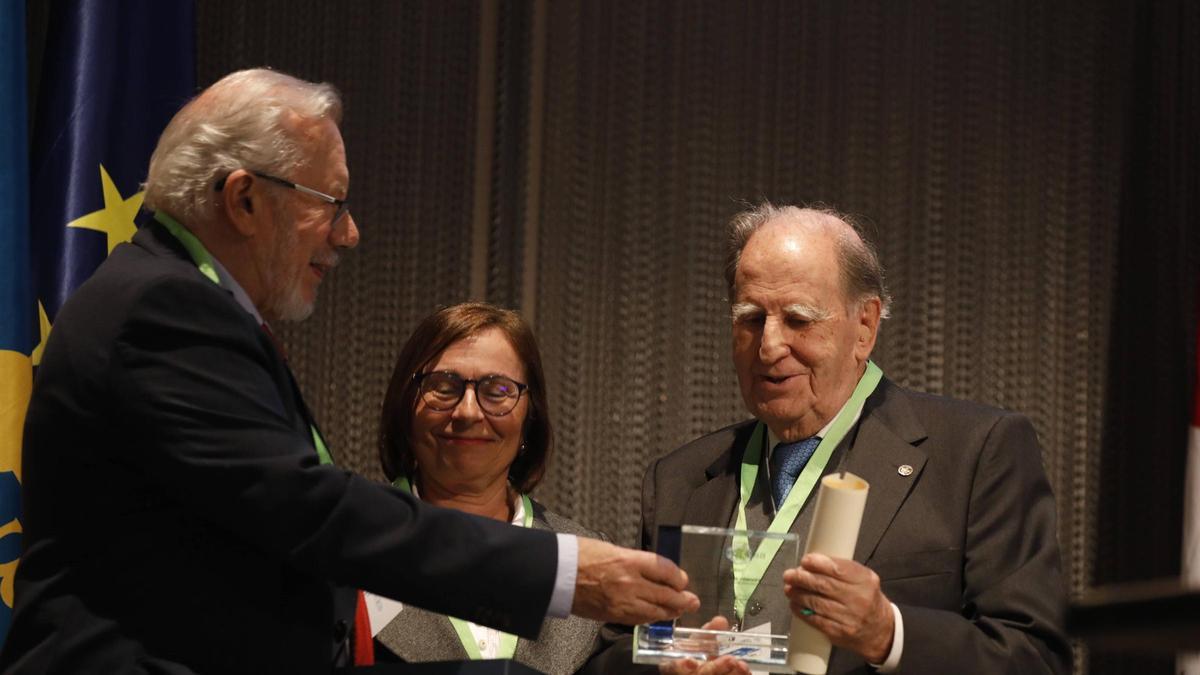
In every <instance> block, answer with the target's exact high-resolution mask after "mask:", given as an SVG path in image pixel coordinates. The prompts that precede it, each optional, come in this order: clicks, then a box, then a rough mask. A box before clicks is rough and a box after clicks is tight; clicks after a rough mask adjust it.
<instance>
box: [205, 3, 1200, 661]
mask: <svg viewBox="0 0 1200 675" xmlns="http://www.w3.org/2000/svg"><path fill="white" fill-rule="evenodd" d="M199 4H200V6H199V11H198V14H199V26H198V44H199V50H200V53H199V69H200V73H199V78H198V79H199V81H200V82H201V83H202V84H207V83H209V82H211V81H213V80H214V79H216V78H217V77H219V76H220V75H222V74H224V73H226V72H228V71H230V70H233V69H236V68H241V67H247V66H253V65H263V64H266V65H271V66H273V67H277V68H280V69H283V70H286V71H290V72H293V73H295V74H297V75H299V76H302V77H305V78H308V79H324V80H329V81H332V82H334V83H335V84H337V85H338V86H339V88H341V90H342V91H343V92H344V94H345V96H346V99H347V112H346V121H345V126H344V133H345V136H346V141H347V146H348V152H349V161H350V169H351V174H352V177H353V181H352V183H353V186H352V190H351V195H352V200H353V208H354V213H355V216H356V218H357V220H358V222H359V225H360V227H361V228H362V232H363V241H362V246H361V247H360V250H359V251H358V252H356V253H354V254H352V255H351V256H349V259H348V260H347V261H346V262H347V264H345V265H344V266H343V267H342V268H341V269H339V270H338V271H337V272H336V273H335V274H334V275H333V276H332V277H331V278H330V279H329V280H327V282H326V287H325V288H324V289H323V290H322V296H321V302H320V304H319V306H318V310H317V313H316V314H315V316H314V317H313V318H312V319H311V320H310V321H308V322H306V323H304V324H301V325H298V326H295V327H290V328H288V329H287V330H286V331H285V339H286V340H287V342H288V345H289V349H290V353H291V355H292V365H293V367H294V368H295V370H296V372H297V375H298V377H299V379H300V380H301V384H302V386H303V388H304V390H305V393H306V395H307V397H308V399H309V402H310V404H311V406H312V407H313V408H314V409H315V410H316V412H317V415H318V418H319V419H320V420H321V421H322V423H323V426H324V431H325V432H326V435H327V436H329V437H330V439H331V440H332V444H333V446H334V449H335V452H336V454H337V456H338V458H339V460H340V462H341V463H342V464H344V465H346V466H348V467H350V468H352V469H354V470H357V471H361V472H364V473H367V474H369V475H373V476H379V475H380V473H379V470H378V466H377V461H376V458H375V452H376V450H375V447H376V445H375V435H376V433H377V423H378V419H377V418H378V413H379V407H380V402H381V400H382V396H383V392H384V390H385V388H386V384H387V378H388V376H389V375H390V372H391V367H392V362H393V359H394V358H395V355H396V353H397V351H398V350H399V347H400V345H401V344H402V343H403V341H404V339H405V338H406V336H407V334H408V332H409V331H410V329H411V328H412V327H413V325H414V324H415V323H416V322H417V321H418V320H419V319H420V318H422V317H423V316H424V315H426V314H427V313H428V312H430V311H431V310H433V309H434V308H435V307H437V306H440V305H444V304H447V303H451V302H457V301H462V300H466V299H468V298H469V297H472V296H475V297H483V298H487V299H490V300H492V301H494V302H497V303H500V304H504V305H508V306H513V307H518V308H520V309H522V310H523V311H524V312H526V313H527V315H529V316H530V317H531V318H532V319H533V320H534V323H535V326H536V329H537V332H538V337H539V340H540V343H541V347H542V351H543V357H544V359H545V363H546V367H547V370H548V376H549V380H550V387H551V391H550V400H551V406H552V416H553V422H554V425H555V429H556V432H557V434H556V436H557V446H556V455H555V457H554V459H553V464H552V468H551V470H550V472H549V474H548V476H547V479H546V481H545V482H544V483H543V485H542V486H541V487H540V488H539V489H538V491H537V493H536V496H537V497H538V498H539V499H541V500H543V501H545V502H546V503H548V504H549V505H550V506H552V507H554V508H556V509H558V510H561V511H562V512H564V513H567V514H569V515H573V516H574V517H576V518H577V519H579V520H581V521H582V522H584V523H586V524H588V525H591V526H593V527H596V528H599V529H602V530H605V531H607V532H609V533H610V534H611V535H612V536H613V537H614V538H615V539H616V540H617V541H619V542H622V543H626V544H631V543H634V542H635V540H636V539H635V537H636V531H637V526H638V514H639V500H640V484H641V477H642V473H643V470H644V468H645V466H646V464H647V462H649V461H650V460H651V459H652V458H654V457H656V456H658V455H660V454H662V453H664V452H667V451H669V450H671V449H672V448H674V447H676V446H678V445H679V444H681V443H683V442H685V441H687V440H689V439H691V438H694V437H696V436H699V435H701V434H703V433H706V432H708V431H711V430H714V429H716V428H718V427H720V426H723V425H725V424H728V423H731V422H734V421H737V420H740V419H743V418H744V417H745V416H746V415H745V412H744V410H743V408H742V405H741V402H740V399H739V397H738V395H737V392H736V387H735V380H734V376H733V372H732V368H731V366H730V362H729V328H728V325H729V321H728V305H727V302H726V299H725V288H724V285H723V281H722V277H721V267H722V261H723V255H724V249H723V227H724V223H725V221H726V220H727V218H728V217H729V215H730V214H732V213H733V212H735V211H737V210H739V209H740V208H742V207H743V205H744V204H745V203H753V202H757V201H759V200H761V199H770V200H772V201H775V202H778V203H786V202H802V203H811V202H825V203H828V204H830V205H833V206H836V207H838V208H840V209H843V210H846V211H849V212H851V213H853V214H855V215H857V216H859V217H860V218H861V219H862V220H863V221H864V222H865V223H866V226H867V230H868V232H869V233H870V234H871V235H872V236H873V237H874V238H875V239H876V241H877V242H878V243H879V248H880V252H881V255H882V259H883V261H884V264H885V266H886V267H887V270H888V279H889V283H890V286H891V289H892V291H893V293H894V295H895V298H896V303H895V307H894V311H893V318H892V319H891V320H890V321H888V322H886V323H885V325H884V327H883V332H882V338H881V342H880V345H879V348H878V351H877V353H876V356H877V360H878V361H879V363H880V364H881V365H882V367H883V369H884V371H885V372H886V373H887V374H888V375H889V376H890V377H891V378H893V379H894V380H896V381H898V382H900V383H902V384H904V385H906V386H909V387H913V388H916V389H921V390H925V391H931V392H937V393H944V394H948V395H952V396H958V397H964V398H970V399H974V400H978V401H983V402H986V403H990V404H994V405H999V406H1003V407H1005V408H1010V409H1014V410H1019V411H1021V412H1024V413H1026V414H1027V415H1029V416H1030V417H1031V418H1032V419H1033V421H1034V424H1035V426H1036V428H1037V430H1038V433H1039V435H1040V437H1041V440H1042V444H1043V446H1044V448H1045V454H1044V458H1043V461H1044V464H1045V467H1046V470H1047V473H1048V475H1049V476H1050V479H1051V481H1052V483H1053V485H1054V489H1055V493H1056V497H1057V500H1058V511H1059V518H1060V519H1059V538H1060V541H1061V543H1062V547H1063V553H1064V564H1065V568H1066V571H1067V575H1068V577H1067V579H1068V583H1069V587H1070V591H1071V592H1073V593H1078V592H1080V591H1082V590H1083V589H1085V588H1086V587H1087V586H1088V585H1090V584H1091V583H1092V582H1093V581H1095V580H1096V579H1097V578H1099V579H1100V580H1106V581H1107V580H1119V579H1123V578H1133V577H1136V576H1139V575H1142V576H1144V575H1147V574H1151V573H1154V574H1171V573H1173V572H1174V571H1177V569H1178V562H1177V559H1172V558H1171V556H1172V555H1174V556H1176V558H1177V556H1178V543H1177V542H1178V536H1177V534H1174V533H1177V532H1178V516H1177V514H1178V512H1179V508H1180V502H1179V498H1180V494H1179V489H1178V488H1177V487H1168V488H1166V489H1162V490H1156V489H1154V488H1152V487H1148V486H1150V485H1151V482H1150V479H1151V478H1152V477H1153V476H1154V475H1156V474H1151V473H1148V471H1149V470H1150V469H1149V468H1147V467H1150V468H1153V469H1155V470H1158V469H1162V470H1171V469H1177V468H1178V467H1179V466H1181V459H1180V458H1181V457H1182V456H1183V455H1182V446H1178V447H1177V446H1176V443H1177V441H1179V440H1180V438H1181V437H1182V430H1183V429H1182V427H1181V428H1180V429H1179V430H1175V429H1167V430H1165V431H1163V434H1164V435H1163V436H1162V437H1159V436H1155V437H1154V443H1153V444H1154V447H1153V448H1144V447H1139V449H1138V452H1143V453H1157V454H1156V456H1161V458H1162V459H1161V461H1159V462H1150V463H1146V464H1142V463H1140V462H1139V460H1138V459H1137V457H1138V455H1136V454H1130V453H1129V451H1128V449H1129V448H1130V447H1132V446H1134V445H1137V443H1136V441H1134V440H1129V439H1130V437H1129V436H1120V435H1118V437H1119V438H1122V439H1125V440H1122V441H1121V442H1120V443H1115V442H1114V441H1112V440H1106V439H1111V438H1113V437H1114V434H1113V429H1112V426H1113V424H1115V423H1120V424H1121V425H1122V430H1121V432H1120V433H1121V434H1124V433H1128V432H1127V428H1126V427H1128V426H1129V424H1134V425H1136V424H1151V425H1164V426H1163V428H1164V429H1165V425H1167V424H1173V423H1174V420H1173V419H1172V420H1167V419H1164V418H1162V417H1154V416H1153V415H1152V414H1150V415H1149V416H1143V417H1139V418H1137V419H1138V420H1141V421H1140V422H1139V421H1135V422H1129V419H1127V418H1123V417H1122V412H1121V411H1124V410H1128V409H1130V408H1129V406H1132V405H1140V406H1142V408H1140V409H1142V410H1148V411H1154V410H1159V409H1162V408H1164V406H1161V405H1157V404H1156V403H1155V402H1154V401H1156V400H1160V399H1155V398H1154V396H1155V392H1156V391H1157V392H1159V393H1160V394H1162V395H1164V396H1165V395H1167V392H1169V396H1170V405H1167V406H1165V407H1166V408H1171V406H1175V405H1186V400H1185V399H1186V398H1187V397H1189V396H1190V395H1191V392H1190V388H1189V387H1190V385H1188V384H1187V379H1186V378H1187V372H1188V370H1187V367H1186V364H1185V363H1184V361H1187V360H1188V359H1190V358H1192V357H1191V356H1190V354H1189V352H1188V350H1189V348H1188V347H1187V345H1188V344H1193V345H1194V343H1195V342H1194V339H1193V338H1191V337H1190V336H1193V335H1194V333H1192V332H1190V331H1193V330H1194V326H1195V320H1194V314H1193V313H1192V307H1194V304H1192V305H1188V306H1186V308H1185V309H1180V304H1179V303H1194V297H1195V296H1194V294H1193V289H1194V283H1195V274H1194V271H1193V269H1194V266H1195V262H1196V260H1197V258H1196V256H1195V248H1196V247H1195V237H1193V236H1191V235H1190V234H1188V233H1189V232H1190V230H1191V229H1192V228H1193V227H1194V226H1195V222H1194V220H1195V216H1196V208H1195V201H1194V199H1195V195H1196V194H1197V191H1196V189H1195V188H1196V185H1195V184H1194V183H1195V181H1194V180H1191V182H1188V181H1187V180H1182V181H1181V180H1180V179H1178V176H1179V175H1180V174H1183V175H1187V172H1189V171H1191V172H1193V174H1192V175H1194V172H1195V168H1196V167H1195V162H1196V160H1195V157H1196V143H1195V140H1196V138H1195V128H1196V126H1195V124H1194V123H1193V122H1192V121H1191V117H1193V116H1194V111H1195V109H1196V108H1195V103H1196V101H1195V96H1196V89H1195V83H1196V64H1197V62H1198V61H1200V59H1197V54H1196V47H1195V45H1196V44H1198V42H1200V41H1198V40H1197V39H1196V38H1197V37H1198V36H1197V26H1198V23H1197V18H1196V10H1195V8H1194V7H1191V6H1190V5H1189V4H1188V3H1186V2H1174V3H1171V2H1164V3H1145V4H1143V3H1134V2H1125V1H1115V0H1114V1H1113V2H1107V3H1097V2H1090V1H1083V0H1079V1H1075V2H1063V3H1035V2H965V3H964V2H949V1H947V2H932V1H925V2H911V3H909V2H904V3H898V2H872V3H866V2H833V1H830V2H785V1H779V2H752V3H745V2H712V1H710V2H683V1H679V2H642V1H640V0H605V1H603V2H601V1H588V2H584V1H583V0H549V1H548V0H521V1H516V2H510V3H503V4H501V5H483V4H478V3H476V2H467V1H465V0H451V1H446V0H438V1H436V2H435V1H430V2H420V3H417V2H408V3H399V2H382V1H380V2H339V3H328V2H319V1H317V0H299V1H290V2H281V1H278V0H275V1H271V2H255V3H242V2H237V1H235V0H205V1H203V2H201V3H199ZM1164 35H1165V36H1166V37H1169V38H1170V39H1169V40H1165V41H1164ZM1139 59H1141V60H1139ZM1189 77H1190V78H1191V79H1190V80H1189V79H1188V78H1189ZM1186 82H1191V83H1192V84H1191V86H1192V89H1191V90H1190V91H1182V90H1184V89H1186V87H1185V86H1183V85H1181V83H1186ZM481 84H483V85H485V86H482V87H481ZM480 92H484V93H483V94H481V93H480ZM1189 143H1190V144H1191V145H1189ZM1168 150H1169V152H1167V151H1168ZM1164 152H1165V153H1166V154H1164ZM1164 179H1166V180H1167V186H1168V187H1166V188H1163V187H1161V186H1160V187H1155V186H1156V185H1160V181H1162V180H1164ZM1172 180H1173V182H1172ZM1189 194H1190V195H1191V199H1192V200H1193V201H1190V202H1189V201H1187V199H1185V198H1183V197H1181V195H1184V196H1186V195H1189ZM1162 200H1165V201H1162ZM1143 204H1147V205H1148V206H1147V208H1149V211H1148V213H1150V214H1151V215H1152V217H1143V216H1144V215H1145V214H1146V213H1147V211H1146V210H1145V209H1143V208H1142V205H1143ZM1146 228H1155V229H1156V232H1157V234H1156V235H1155V238H1153V240H1152V241H1153V243H1152V244H1148V245H1147V246H1149V248H1148V249H1145V248H1143V249H1137V247H1136V246H1131V244H1130V243H1129V241H1130V238H1131V237H1133V238H1137V236H1138V233H1139V232H1140V231H1143V230H1145V229H1146ZM1135 249H1136V250H1142V254H1140V255H1138V254H1134V253H1131V252H1132V251H1134V250H1135ZM1172 254H1174V255H1172ZM1131 256H1132V257H1131ZM1164 266H1165V267H1167V268H1169V269H1168V271H1162V272H1161V273H1159V274H1157V275H1151V276H1148V277H1147V276H1145V275H1146V273H1147V271H1152V270H1155V269H1159V268H1163V267H1164ZM1118 270H1120V276H1119V275H1118ZM1139 274H1140V275H1142V276H1139ZM1130 278H1135V279H1142V286H1136V285H1135V286H1133V287H1130V286H1129V285H1128V279H1130ZM1164 288H1167V289H1169V291H1168V292H1164V291H1163V289H1164ZM1149 316H1158V317H1167V318H1165V319H1163V320H1162V321H1159V322H1157V323H1155V322H1150V324H1151V325H1149V326H1147V327H1146V329H1145V330H1144V331H1142V332H1138V331H1136V330H1133V331H1131V330H1127V329H1123V328H1122V327H1128V326H1130V325H1131V324H1137V323H1138V322H1139V321H1142V320H1145V318H1146V317H1149ZM1171 317H1173V319H1172V318H1171ZM1162 331H1182V333H1183V335H1182V336H1181V339H1180V340H1175V339H1174V337H1172V336H1165V335H1164V334H1163V332H1162ZM1148 333H1149V334H1150V335H1156V336H1158V337H1157V339H1156V340H1152V342H1147V340H1151V339H1152V338H1151V337H1150V336H1148ZM1189 339H1190V340H1191V342H1190V343H1189V342H1188V340H1189ZM1151 344H1152V345H1153V348H1152V349H1150V348H1148V345H1151ZM1141 360H1146V361H1148V362H1150V363H1153V364H1154V365H1153V366H1152V367H1150V368H1149V369H1148V370H1146V369H1140V368H1138V365H1139V364H1140V362H1141ZM1151 377H1153V378H1154V379H1153V380H1152V379H1149V378H1151ZM1163 378H1165V380H1164V379H1163ZM1174 378H1179V379H1174ZM1134 381H1136V382H1139V383H1147V382H1149V383H1150V384H1140V385H1138V386H1140V387H1142V388H1136V387H1135V388H1130V383H1131V382H1134ZM1155 381H1166V382H1169V383H1174V384H1172V385H1171V387H1173V388H1167V389H1157V390H1156V389H1154V387H1153V382H1155ZM1171 409H1173V408H1171ZM1106 419H1107V420H1108V422H1107V424H1106ZM1118 420H1119V422H1117V421H1118ZM1153 428H1155V429H1158V428H1159V427H1158V426H1154V427H1153ZM1177 437H1178V438H1177ZM1135 466H1138V467H1141V470H1138V469H1135V468H1133V467H1135ZM1132 476H1136V481H1135V480H1126V479H1127V478H1130V477H1132ZM1162 480H1163V481H1165V482H1166V483H1169V481H1170V477H1166V478H1163V479H1162ZM1155 484H1157V483H1155ZM1164 484H1165V483H1164ZM1114 495H1115V496H1114ZM1110 497H1112V499H1110ZM1114 500H1115V502H1114ZM1114 503H1119V504H1120V505H1121V506H1119V507H1114V506H1113V504H1114ZM1118 509H1120V510H1118ZM1172 509H1174V511H1172ZM1098 514H1099V516H1098ZM1164 514H1167V515H1166V516H1165V518H1166V520H1162V519H1163V518H1164ZM1152 518H1158V519H1159V520H1156V521H1155V522H1156V523H1158V525H1157V527H1158V529H1154V530H1153V531H1154V535H1155V537H1156V539H1155V541H1154V542H1152V543H1151V544H1149V545H1148V551H1149V552H1145V553H1140V554H1134V553H1132V552H1130V550H1129V543H1128V542H1129V537H1131V536H1132V533H1133V532H1135V531H1136V523H1137V522H1138V521H1139V519H1152ZM1114 522H1119V523H1120V526H1119V527H1118V528H1116V529H1115V530H1114V528H1113V527H1112V525H1111V524H1112V523H1114ZM1172 528H1175V529H1174V530H1172ZM1115 532H1119V533H1120V534H1119V535H1118V534H1116V533H1115ZM1171 537H1174V541H1161V539H1163V538H1166V539H1170V538H1171ZM1172 547H1173V548H1172ZM1138 556H1141V557H1142V558H1147V559H1150V560H1153V561H1154V562H1152V563H1144V562H1143V563H1137V562H1134V561H1133V560H1134V558H1135V557H1138ZM1139 564H1140V566H1139ZM1172 565H1174V567H1172ZM1112 663H1116V662H1109V661H1106V660H1103V659H1097V658H1093V659H1091V662H1090V663H1089V660H1088V659H1087V658H1081V659H1080V661H1079V665H1078V671H1079V672H1086V671H1087V670H1088V669H1089V668H1093V667H1094V670H1095V672H1118V670H1119V669H1116V668H1114V667H1110V666H1111V664H1112ZM1106 664H1109V665H1108V666H1106ZM1158 665H1159V666H1161V669H1162V670H1161V672H1168V668H1167V666H1166V665H1165V664H1162V663H1160V664H1158ZM1106 667H1107V668H1108V669H1107V670H1105V668H1106ZM1142 672H1147V671H1145V669H1144V668H1143V669H1142Z"/></svg>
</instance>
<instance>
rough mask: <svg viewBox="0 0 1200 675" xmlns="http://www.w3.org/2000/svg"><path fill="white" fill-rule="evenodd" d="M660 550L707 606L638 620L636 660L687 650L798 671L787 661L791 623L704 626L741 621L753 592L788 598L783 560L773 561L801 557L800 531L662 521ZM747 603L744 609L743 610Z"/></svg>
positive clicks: (685, 654) (790, 562)
mask: <svg viewBox="0 0 1200 675" xmlns="http://www.w3.org/2000/svg"><path fill="white" fill-rule="evenodd" d="M658 553H659V555H662V556H663V557H665V558H669V559H670V560H672V561H674V562H675V563H676V564H677V565H679V567H680V568H682V569H683V570H684V571H685V572H687V574H688V590H689V591H691V592H693V593H695V594H696V596H697V597H699V598H700V609H699V610H697V611H695V612H692V613H688V614H684V615H683V616H681V617H679V618H678V619H676V620H675V621H664V622H659V623H654V624H643V625H640V626H637V627H636V628H635V629H634V637H633V661H634V663H645V664H656V663H662V662H664V661H672V660H675V659H682V658H690V659H695V660H697V661H704V660H707V659H713V658H716V657H718V656H724V655H727V654H729V655H733V656H735V657H737V658H739V659H741V660H742V661H745V662H746V664H747V665H749V666H750V669H751V670H753V671H756V672H769V673H790V672H795V671H793V670H792V669H791V668H789V667H788V665H787V656H788V634H787V633H788V626H787V625H783V626H775V625H772V626H771V629H772V630H771V632H770V633H767V632H756V631H752V630H751V631H746V630H725V631H716V630H704V629H703V628H701V626H703V625H704V624H705V623H706V622H707V621H708V620H709V619H711V618H712V617H713V616H716V615H720V616H724V617H725V618H727V619H729V622H730V624H731V628H732V627H736V623H737V620H738V619H737V617H736V612H737V611H744V610H745V604H746V603H747V600H748V599H749V598H750V597H751V596H754V597H756V598H764V597H776V598H778V602H780V603H786V602H787V600H786V599H785V598H784V594H783V575H782V569H783V568H782V567H779V566H778V565H776V566H774V567H771V562H772V561H773V560H774V561H780V562H782V565H783V566H786V567H793V566H795V565H796V562H797V561H798V560H799V559H800V538H799V536H797V535H795V534H791V533H786V534H774V533H771V532H759V531H754V530H727V529H723V528H718V527H699V526H695V525H682V526H678V525H676V526H661V527H660V528H659V531H658ZM756 558H757V560H756ZM735 568H736V569H735ZM768 568H769V571H768ZM760 571H765V572H766V573H764V574H761V577H759V576H758V575H757V574H756V573H757V572H760ZM751 602H754V601H751ZM739 605H742V607H741V609H740V610H735V607H738V606H739ZM789 616H790V614H789Z"/></svg>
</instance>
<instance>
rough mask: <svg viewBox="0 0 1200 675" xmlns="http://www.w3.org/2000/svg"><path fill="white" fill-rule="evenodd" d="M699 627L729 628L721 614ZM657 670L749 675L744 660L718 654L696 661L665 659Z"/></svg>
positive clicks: (681, 674) (674, 674)
mask: <svg viewBox="0 0 1200 675" xmlns="http://www.w3.org/2000/svg"><path fill="white" fill-rule="evenodd" d="M700 628H702V629H704V630H729V620H728V619H726V618H725V617H723V616H714V617H713V618H712V619H710V620H709V621H708V623H706V624H704V625H703V626H701V627H700ZM714 640H715V639H714ZM714 648H715V645H714ZM658 672H659V674H660V675H750V667H749V666H747V665H746V663H745V662H744V661H742V660H740V659H737V658H735V657H733V656H719V657H716V658H711V659H708V660H706V661H697V660H696V659H678V660H675V661H667V662H665V663H660V664H659V665H658Z"/></svg>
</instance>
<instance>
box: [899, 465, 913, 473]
mask: <svg viewBox="0 0 1200 675" xmlns="http://www.w3.org/2000/svg"><path fill="white" fill-rule="evenodd" d="M912 472H913V468H912V466H910V465H908V464H901V465H900V466H898V467H896V473H898V474H900V475H901V476H911V475H912Z"/></svg>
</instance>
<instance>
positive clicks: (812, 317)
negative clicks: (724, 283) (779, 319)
mask: <svg viewBox="0 0 1200 675" xmlns="http://www.w3.org/2000/svg"><path fill="white" fill-rule="evenodd" d="M766 313H767V311H766V310H765V309H763V308H762V307H759V306H758V305H756V304H754V303H752V302H738V303H735V304H734V305H733V307H732V308H731V311H730V314H731V316H732V318H733V321H734V323H737V322H739V321H751V320H754V319H760V318H762V317H763V315H765V314H766ZM783 314H784V316H785V318H787V319H789V320H793V321H805V322H809V323H815V322H817V321H826V320H828V319H832V318H833V312H831V311H829V310H827V309H822V308H820V307H815V306H813V305H806V304H804V303H799V302H797V303H793V304H790V305H787V306H786V307H784V308H783Z"/></svg>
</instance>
